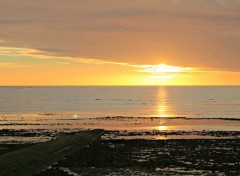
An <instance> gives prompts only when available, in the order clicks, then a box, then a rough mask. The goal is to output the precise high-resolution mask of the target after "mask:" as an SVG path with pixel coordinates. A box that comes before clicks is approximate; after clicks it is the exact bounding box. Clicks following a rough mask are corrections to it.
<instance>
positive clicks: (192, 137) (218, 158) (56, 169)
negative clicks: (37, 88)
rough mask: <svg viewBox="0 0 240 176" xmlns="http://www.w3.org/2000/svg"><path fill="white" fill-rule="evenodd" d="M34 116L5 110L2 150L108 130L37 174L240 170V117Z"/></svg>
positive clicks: (227, 172) (0, 132) (233, 172)
mask: <svg viewBox="0 0 240 176" xmlns="http://www.w3.org/2000/svg"><path fill="white" fill-rule="evenodd" d="M30 116H31V118H30V117H29V116H27V115H23V116H21V118H19V117H18V118H17V119H18V120H17V119H15V118H14V117H13V116H9V117H8V116H4V121H3V120H2V121H1V125H0V127H1V130H0V136H1V138H0V139H1V145H0V146H1V150H0V152H1V154H4V153H8V152H11V151H15V150H19V149H21V148H25V147H28V146H31V145H34V144H35V145H36V144H38V143H44V142H46V141H49V140H55V139H57V138H59V137H61V136H63V135H71V134H74V133H76V132H79V131H82V132H84V131H91V130H94V129H103V130H104V133H103V134H102V136H101V138H100V139H99V140H97V141H95V142H94V143H92V144H91V145H90V146H89V147H87V148H84V149H81V150H78V151H76V152H75V153H74V154H72V155H68V156H66V157H65V158H64V159H63V160H59V161H58V162H57V163H55V164H54V165H51V167H48V169H47V170H44V171H42V172H40V173H38V174H36V175H38V176H41V175H239V173H240V170H239V168H240V167H239V165H240V162H239V158H240V155H239V154H240V152H239V151H240V148H239V146H240V145H239V144H240V131H239V129H240V120H239V119H234V118H232V119H229V118H228V119H224V118H219V119H211V118H210V119H209V118H201V119H195V118H185V117H175V118H165V117H162V118H160V117H150V118H146V117H122V116H116V117H98V118H80V119H79V118H76V117H75V118H73V117H71V118H70V119H67V118H66V116H63V115H61V114H39V115H35V116H32V115H30ZM19 119H20V120H19Z"/></svg>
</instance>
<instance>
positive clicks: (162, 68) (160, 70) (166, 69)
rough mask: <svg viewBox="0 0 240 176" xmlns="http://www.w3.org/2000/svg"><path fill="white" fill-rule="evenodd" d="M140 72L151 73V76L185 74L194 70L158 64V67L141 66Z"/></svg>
mask: <svg viewBox="0 0 240 176" xmlns="http://www.w3.org/2000/svg"><path fill="white" fill-rule="evenodd" d="M138 68H140V70H139V72H145V73H151V74H158V75H159V74H166V73H172V74H176V73H184V72H192V71H194V68H191V67H180V66H171V65H167V64H158V65H141V66H138Z"/></svg>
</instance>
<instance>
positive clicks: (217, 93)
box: [0, 86, 240, 118]
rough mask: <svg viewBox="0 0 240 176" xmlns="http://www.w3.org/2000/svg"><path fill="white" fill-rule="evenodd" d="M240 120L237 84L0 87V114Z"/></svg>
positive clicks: (239, 98)
mask: <svg viewBox="0 0 240 176" xmlns="http://www.w3.org/2000/svg"><path fill="white" fill-rule="evenodd" d="M39 113H42V114H43V113H49V114H54V113H58V114H59V113H62V114H70V115H73V116H77V117H79V118H84V117H106V116H126V117H187V118H188V117H191V118H240V86H69V87H68V86H53V87H48V86H42V87H35V86H33V87H32V86H20V87H12V86H11V87H8V86H4V87H0V114H2V115H3V114H39Z"/></svg>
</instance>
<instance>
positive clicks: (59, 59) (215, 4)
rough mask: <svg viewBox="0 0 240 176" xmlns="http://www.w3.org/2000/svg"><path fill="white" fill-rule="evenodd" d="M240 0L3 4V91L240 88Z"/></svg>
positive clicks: (26, 0)
mask: <svg viewBox="0 0 240 176" xmlns="http://www.w3.org/2000/svg"><path fill="white" fill-rule="evenodd" d="M239 21H240V1H239V0H122V1H119V0H87V1H83V0H51V1H49V0H41V1H39V0H21V1H19V0H1V1H0V85H3V86H5V85H240V23H239Z"/></svg>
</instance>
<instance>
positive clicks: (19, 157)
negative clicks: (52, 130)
mask: <svg viewBox="0 0 240 176" xmlns="http://www.w3.org/2000/svg"><path fill="white" fill-rule="evenodd" d="M101 134H102V130H94V131H87V132H80V133H75V134H71V135H65V136H62V137H60V138H58V139H55V140H51V141H48V142H45V143H40V144H35V145H31V146H28V147H25V148H21V149H19V150H14V151H12V152H8V153H5V154H2V155H0V175H1V176H4V175H6V176H15V175H16V176H28V175H29V176H31V175H33V174H34V173H38V172H40V171H41V170H43V169H46V168H47V167H48V166H50V165H52V164H53V163H54V162H57V161H58V160H61V159H63V158H64V157H65V156H67V155H70V154H72V153H73V152H76V151H78V150H79V149H81V148H83V147H86V146H88V145H89V144H91V143H92V142H94V141H95V140H97V139H98V138H99V137H100V136H101Z"/></svg>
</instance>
